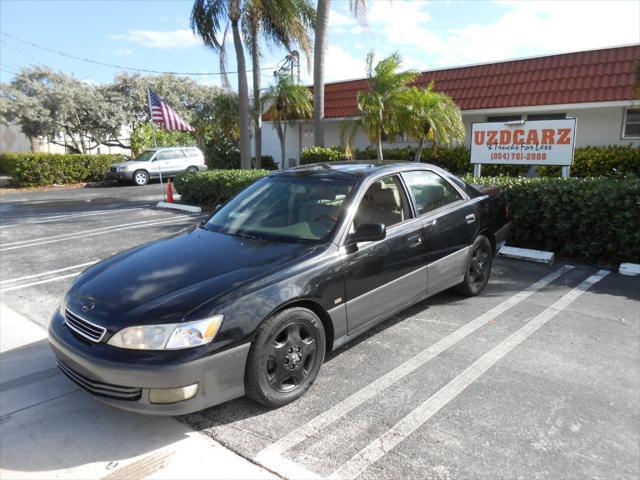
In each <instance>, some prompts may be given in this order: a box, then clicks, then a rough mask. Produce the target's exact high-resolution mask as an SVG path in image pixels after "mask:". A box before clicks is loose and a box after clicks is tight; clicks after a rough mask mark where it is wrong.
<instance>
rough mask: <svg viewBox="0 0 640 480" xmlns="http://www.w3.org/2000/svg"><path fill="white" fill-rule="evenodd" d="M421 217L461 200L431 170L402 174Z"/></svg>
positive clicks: (453, 189) (442, 179)
mask: <svg viewBox="0 0 640 480" xmlns="http://www.w3.org/2000/svg"><path fill="white" fill-rule="evenodd" d="M402 176H403V177H404V179H405V182H406V183H407V186H408V187H409V190H411V193H412V195H413V198H414V199H415V201H416V207H417V208H418V213H420V214H421V215H422V214H424V213H428V212H431V211H432V210H436V209H438V208H441V207H444V206H445V205H449V204H450V203H453V202H457V201H458V200H461V197H460V194H459V193H458V192H457V191H456V190H455V188H453V187H452V186H451V184H450V183H449V182H447V181H446V180H445V179H444V178H442V177H441V176H440V175H438V174H436V173H434V172H431V171H429V170H416V171H414V172H405V173H403V174H402Z"/></svg>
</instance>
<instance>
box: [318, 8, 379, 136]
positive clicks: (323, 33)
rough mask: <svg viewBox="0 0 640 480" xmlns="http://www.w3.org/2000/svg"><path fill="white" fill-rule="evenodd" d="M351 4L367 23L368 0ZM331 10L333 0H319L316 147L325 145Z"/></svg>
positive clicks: (359, 19) (361, 21) (358, 15)
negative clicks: (325, 84)
mask: <svg viewBox="0 0 640 480" xmlns="http://www.w3.org/2000/svg"><path fill="white" fill-rule="evenodd" d="M349 6H350V9H351V12H352V13H353V14H354V15H355V17H356V18H357V19H358V21H359V22H360V24H361V25H365V18H366V14H367V0H349ZM330 11H331V0H318V6H317V10H316V28H315V32H316V36H315V40H314V45H313V143H314V145H315V146H316V147H324V61H325V54H326V51H327V30H328V29H329V12H330Z"/></svg>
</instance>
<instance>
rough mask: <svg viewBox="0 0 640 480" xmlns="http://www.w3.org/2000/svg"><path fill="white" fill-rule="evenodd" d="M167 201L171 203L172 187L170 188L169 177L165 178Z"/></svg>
mask: <svg viewBox="0 0 640 480" xmlns="http://www.w3.org/2000/svg"><path fill="white" fill-rule="evenodd" d="M167 203H173V189H172V188H171V178H167Z"/></svg>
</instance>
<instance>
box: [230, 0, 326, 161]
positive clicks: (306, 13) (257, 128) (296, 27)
mask: <svg viewBox="0 0 640 480" xmlns="http://www.w3.org/2000/svg"><path fill="white" fill-rule="evenodd" d="M315 18H316V12H315V9H314V7H313V5H312V4H311V3H310V2H309V1H308V0H278V1H268V0H249V1H248V2H247V3H246V7H245V8H244V12H243V16H242V31H243V37H244V41H245V44H246V45H247V47H248V48H249V50H250V51H251V68H252V70H253V110H252V115H253V122H254V127H253V130H254V142H255V148H254V151H255V166H256V168H260V160H261V156H262V105H261V101H260V86H261V81H260V57H261V53H260V38H264V39H265V40H266V41H267V43H268V44H271V45H274V46H282V47H284V48H285V49H286V50H287V51H291V50H292V49H293V47H294V45H295V46H298V47H299V48H300V49H301V50H302V52H303V53H304V54H305V56H306V58H307V68H310V67H311V38H310V36H309V30H310V29H313V28H314V26H315ZM223 68H224V66H223Z"/></svg>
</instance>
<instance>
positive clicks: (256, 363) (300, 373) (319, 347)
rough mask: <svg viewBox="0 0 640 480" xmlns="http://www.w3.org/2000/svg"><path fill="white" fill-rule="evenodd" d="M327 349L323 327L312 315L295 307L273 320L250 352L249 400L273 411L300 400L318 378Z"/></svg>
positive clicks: (247, 373)
mask: <svg viewBox="0 0 640 480" xmlns="http://www.w3.org/2000/svg"><path fill="white" fill-rule="evenodd" d="M325 348H326V338H325V332H324V327H323V325H322V322H321V321H320V319H319V318H318V316H317V315H316V314H315V313H313V312H312V311H310V310H307V309H306V308H300V307H295V308H290V309H287V310H283V311H282V312H280V313H277V314H276V315H274V316H272V317H271V318H269V319H268V320H266V321H265V322H263V323H262V324H261V325H260V327H258V331H257V333H256V336H255V338H254V340H253V342H252V344H251V348H250V350H249V357H248V359H247V367H246V370H245V392H246V394H247V396H248V397H249V398H251V399H253V400H255V401H257V402H259V403H261V404H263V405H266V406H268V407H272V408H275V407H281V406H283V405H286V404H288V403H291V402H293V401H294V400H296V399H298V398H300V397H301V396H302V395H303V394H304V393H305V392H306V391H307V390H309V388H310V387H311V385H312V384H313V382H314V380H315V379H316V377H317V376H318V371H319V370H320V367H321V366H322V362H323V361H324V353H325Z"/></svg>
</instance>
